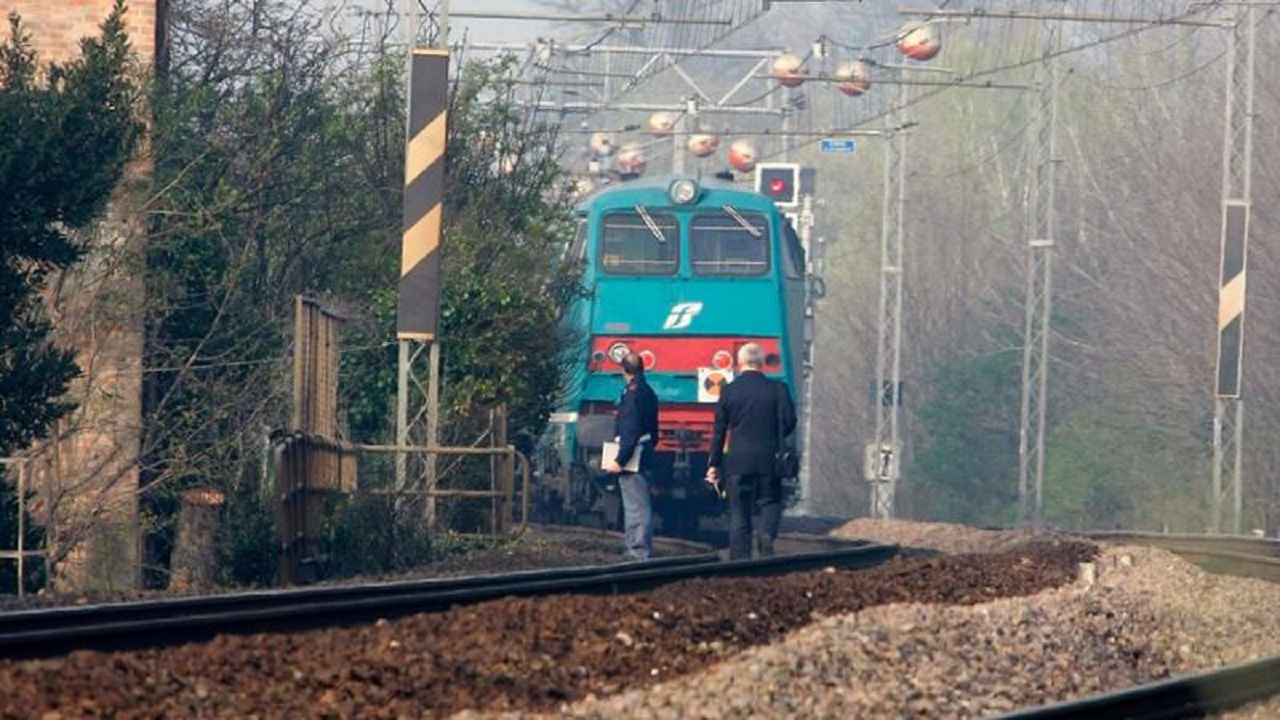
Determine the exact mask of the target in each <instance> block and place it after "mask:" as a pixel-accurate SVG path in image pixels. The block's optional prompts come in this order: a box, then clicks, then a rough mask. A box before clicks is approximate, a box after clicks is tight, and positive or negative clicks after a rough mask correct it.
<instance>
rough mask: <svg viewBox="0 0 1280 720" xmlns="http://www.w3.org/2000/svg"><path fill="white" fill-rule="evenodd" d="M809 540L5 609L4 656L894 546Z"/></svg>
mask: <svg viewBox="0 0 1280 720" xmlns="http://www.w3.org/2000/svg"><path fill="white" fill-rule="evenodd" d="M814 547H815V543H805V542H804V541H803V540H801V539H798V538H788V539H787V541H786V542H785V543H783V544H782V545H781V546H780V551H781V553H782V554H779V555H777V556H775V557H771V558H764V559H757V560H737V561H732V562H722V561H721V560H720V557H719V556H718V555H717V554H715V553H700V554H696V555H688V556H683V557H671V558H660V559H657V560H652V561H649V562H644V563H635V562H632V563H621V564H614V565H601V566H588V567H576V568H563V569H555V570H539V571H525V572H517V573H505V574H501V575H483V576H470V577H462V578H449V579H433V580H413V581H398V582H383V583H374V584H365V585H341V586H324V587H308V588H294V589H284V590H272V591H257V592H250V593H237V594H226V595H210V596H199V597H187V598H175V599H169V600H158V601H147V602H133V603H113V604H104V605H94V606H80V607H59V608H50V609H41V610H26V611H17V612H10V613H4V614H0V657H2V658H10V659H18V658H35V657H49V656H56V655H61V654H65V653H67V652H70V651H73V650H86V649H91V650H100V651H112V650H123V649H132V648H139V647H156V646H163V645H178V644H184V643H189V642H199V641H204V640H208V639H210V638H212V637H213V636H215V635H219V634H225V633H249V632H263V631H276V632H278V631H285V630H289V631H296V630H302V629H308V628H318V627H332V626H340V625H350V624H355V623H359V622H367V621H370V620H374V619H380V618H392V617H398V616H403V615H410V614H415V613H423V612H432V611H437V610H442V609H445V608H449V607H454V606H459V605H467V604H472V603H477V602H482V601H484V600H490V599H494V598H499V597H509V596H523V597H531V596H545V595H555V594H560V593H595V594H621V593H632V592H639V591H643V590H648V589H652V588H654V587H658V586H660V585H665V584H667V583H672V582H676V581H679V580H686V579H690V578H728V577H753V576H754V577H761V576H770V575H779V574H784V573H790V572H800V571H805V570H815V569H821V568H825V567H840V568H848V569H861V568H868V567H873V566H875V565H879V564H881V563H884V562H886V561H888V560H889V559H891V558H893V557H895V556H896V555H898V554H899V548H898V547H897V546H895V545H877V544H873V543H866V542H843V543H832V542H831V541H830V540H826V541H818V542H817V543H816V547H818V549H817V550H814V549H813V548H814Z"/></svg>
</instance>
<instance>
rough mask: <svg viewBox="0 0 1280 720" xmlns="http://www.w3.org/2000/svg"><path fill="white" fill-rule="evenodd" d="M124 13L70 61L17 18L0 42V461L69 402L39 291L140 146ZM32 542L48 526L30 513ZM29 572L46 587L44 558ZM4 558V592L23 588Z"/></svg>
mask: <svg viewBox="0 0 1280 720" xmlns="http://www.w3.org/2000/svg"><path fill="white" fill-rule="evenodd" d="M124 13H125V8H124V5H123V3H122V2H119V1H118V2H117V4H116V5H115V7H114V9H113V11H112V12H111V14H110V16H109V17H108V18H107V19H106V21H105V22H104V23H103V24H102V27H101V30H102V32H101V35H100V36H99V37H97V38H86V39H85V40H83V41H81V43H80V56H79V57H78V58H76V59H74V60H72V61H71V62H69V63H66V64H56V63H54V64H49V65H47V66H45V67H43V68H42V67H41V65H40V64H39V63H38V62H37V57H36V55H35V53H34V51H33V50H32V49H31V44H30V37H29V36H28V35H27V32H26V30H25V27H24V26H23V24H22V22H21V21H20V19H19V18H18V16H17V15H16V14H11V15H10V16H9V37H8V39H7V40H6V41H5V42H4V43H3V44H0V457H3V456H8V455H12V454H14V453H17V452H19V451H22V450H24V449H26V448H28V447H29V446H30V445H31V444H32V443H33V442H35V441H37V440H40V439H42V438H44V437H46V435H47V434H48V432H49V430H50V428H51V427H52V426H53V424H54V423H56V422H57V421H58V420H59V419H61V418H64V417H66V416H67V415H68V414H69V413H70V412H71V411H72V410H73V409H74V404H73V403H72V402H70V401H69V400H68V399H67V396H66V392H67V390H68V388H69V386H70V383H71V381H72V380H73V379H75V378H76V377H77V376H78V375H79V374H80V368H79V367H78V366H77V364H76V360H75V352H74V351H73V350H72V349H70V348H65V347H59V346H58V345H57V344H55V342H54V341H53V339H52V332H53V326H52V324H51V322H50V321H49V318H48V317H47V315H46V313H45V309H44V303H43V300H42V295H43V293H44V292H45V289H46V285H47V283H48V280H49V278H50V275H51V274H53V273H55V272H57V271H61V270H65V269H67V268H70V267H72V266H73V265H75V264H76V263H77V262H78V261H79V260H80V259H81V258H82V257H83V256H84V254H85V251H86V245H85V242H84V240H83V235H84V234H85V233H86V232H87V231H88V230H89V228H90V226H91V225H92V224H93V223H94V221H95V220H97V219H98V218H99V217H101V216H102V214H103V212H104V211H105V209H106V206H107V201H108V199H109V198H110V197H111V195H112V192H113V191H114V190H115V188H116V186H117V185H118V184H119V182H120V179H121V178H122V177H123V175H124V172H125V165H126V163H127V162H128V160H129V158H130V157H131V156H132V154H133V151H134V148H135V147H136V145H137V142H138V137H139V132H140V124H139V123H138V120H137V118H136V117H135V114H134V107H135V101H136V96H137V91H136V87H135V84H134V83H133V82H132V81H131V79H130V77H129V72H130V65H129V63H130V48H129V43H128V40H127V38H126V36H125V32H124ZM3 475H4V473H3V471H2V470H0V547H3V548H6V549H11V548H13V547H15V545H16V543H15V539H16V534H17V521H18V516H17V512H18V502H17V493H16V492H15V490H14V489H13V488H12V486H10V485H9V484H8V482H7V481H6V479H5V478H4V476H3ZM26 528H27V530H26V533H25V535H26V536H25V538H24V543H25V546H26V547H27V548H28V549H35V548H39V547H41V546H42V543H43V540H44V531H43V530H42V529H41V528H39V527H37V526H36V525H35V523H33V522H31V518H30V517H28V518H26ZM28 567H29V568H31V570H30V571H29V572H28V573H27V577H26V578H25V579H24V582H25V584H26V585H27V586H28V587H35V586H38V585H40V584H42V583H43V578H42V577H41V574H42V573H43V568H42V567H40V566H39V565H38V564H37V563H35V562H31V563H30V564H29V565H28ZM15 576H16V572H15V568H14V565H13V564H12V563H10V562H7V561H6V562H3V563H0V592H12V591H14V590H16V588H17V584H16V583H17V578H16V577H15Z"/></svg>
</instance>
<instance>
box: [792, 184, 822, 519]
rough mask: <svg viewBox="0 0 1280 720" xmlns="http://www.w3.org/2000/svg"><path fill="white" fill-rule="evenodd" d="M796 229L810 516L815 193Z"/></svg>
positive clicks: (803, 205)
mask: <svg viewBox="0 0 1280 720" xmlns="http://www.w3.org/2000/svg"><path fill="white" fill-rule="evenodd" d="M796 225H797V228H796V230H797V231H798V233H799V235H800V245H801V246H802V247H804V257H805V265H806V268H805V273H804V279H805V284H804V363H803V365H802V371H801V372H802V381H803V382H804V391H803V392H804V406H803V407H804V419H803V424H802V425H801V428H800V443H801V447H800V503H799V507H798V508H797V509H798V511H799V514H801V515H808V514H810V513H812V512H813V509H814V508H813V502H812V500H813V497H812V496H813V479H812V478H811V477H810V476H811V475H812V472H813V464H812V463H811V462H810V459H809V458H810V452H811V450H812V448H813V442H812V440H813V368H814V345H815V342H816V340H817V334H816V332H815V331H816V328H815V327H814V314H815V311H816V310H817V308H816V307H815V306H816V303H817V299H818V297H819V295H817V294H816V293H815V292H814V284H815V283H816V282H818V278H819V274H820V272H821V264H820V261H819V260H818V258H817V253H818V246H819V245H820V244H821V240H819V241H818V242H817V243H815V242H814V241H813V225H814V218H813V193H812V192H806V193H804V195H802V196H801V197H800V212H799V213H798V214H797V215H796Z"/></svg>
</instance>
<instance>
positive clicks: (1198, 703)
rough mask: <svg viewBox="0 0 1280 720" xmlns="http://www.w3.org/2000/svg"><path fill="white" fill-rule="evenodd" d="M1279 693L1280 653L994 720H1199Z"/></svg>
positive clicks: (1010, 714)
mask: <svg viewBox="0 0 1280 720" xmlns="http://www.w3.org/2000/svg"><path fill="white" fill-rule="evenodd" d="M1277 695H1280V655H1277V656H1275V657H1270V658H1264V659H1262V660H1254V661H1252V662H1246V663H1240V664H1238V665H1231V666H1229V667H1225V668H1222V669H1220V670H1212V671H1209V672H1204V673H1198V674H1195V675H1184V676H1181V677H1176V678H1173V679H1171V680H1162V681H1160V682H1154V683H1149V684H1147V685H1139V686H1137V687H1133V688H1128V689H1125V690H1119V691H1116V692H1112V693H1106V694H1103V695H1094V696H1091V697H1087V698H1083V699H1080V700H1068V701H1066V702H1061V703H1055V704H1053V705H1046V706H1044V707H1039V708H1029V709H1026V710H1019V711H1016V712H1012V713H1008V714H1006V715H1000V716H998V717H997V718H995V719H994V720H1093V719H1094V718H1126V720H1166V719H1168V718H1198V717H1204V716H1205V715H1207V714H1209V713H1215V712H1223V711H1226V710H1232V709H1235V708H1238V707H1240V706H1242V705H1246V704H1248V703H1251V702H1255V701H1258V700H1266V699H1268V698H1273V697H1275V696H1277Z"/></svg>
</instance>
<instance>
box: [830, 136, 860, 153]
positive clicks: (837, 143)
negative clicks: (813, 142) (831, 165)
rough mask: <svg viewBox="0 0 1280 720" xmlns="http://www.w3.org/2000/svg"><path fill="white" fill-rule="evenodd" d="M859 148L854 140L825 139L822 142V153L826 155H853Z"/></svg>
mask: <svg viewBox="0 0 1280 720" xmlns="http://www.w3.org/2000/svg"><path fill="white" fill-rule="evenodd" d="M857 147H858V144H857V143H856V142H854V139H853V138H839V139H837V138H824V139H823V140H822V152H824V153H851V152H853V151H854V149H856V148H857Z"/></svg>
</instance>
